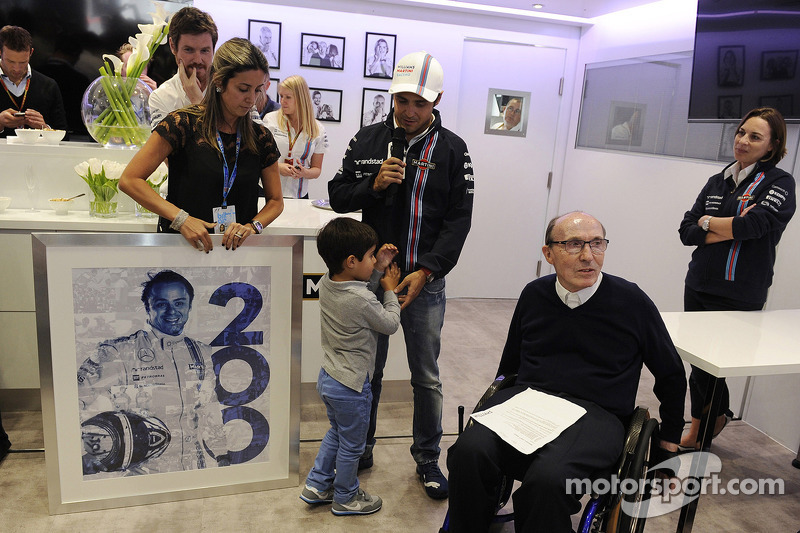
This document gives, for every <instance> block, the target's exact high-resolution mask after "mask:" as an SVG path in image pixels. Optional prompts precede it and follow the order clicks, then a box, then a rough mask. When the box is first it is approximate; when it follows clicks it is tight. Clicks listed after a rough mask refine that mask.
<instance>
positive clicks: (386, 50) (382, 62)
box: [364, 32, 397, 80]
mask: <svg viewBox="0 0 800 533" xmlns="http://www.w3.org/2000/svg"><path fill="white" fill-rule="evenodd" d="M396 51H397V35H389V34H387V33H369V32H367V42H366V45H365V47H364V77H365V78H385V79H387V80H390V79H392V73H393V72H394V60H395V53H396Z"/></svg>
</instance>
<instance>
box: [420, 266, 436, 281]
mask: <svg viewBox="0 0 800 533" xmlns="http://www.w3.org/2000/svg"><path fill="white" fill-rule="evenodd" d="M420 270H422V273H423V274H425V283H430V282H431V281H433V278H434V277H435V276H434V275H433V271H431V269H429V268H425V267H420Z"/></svg>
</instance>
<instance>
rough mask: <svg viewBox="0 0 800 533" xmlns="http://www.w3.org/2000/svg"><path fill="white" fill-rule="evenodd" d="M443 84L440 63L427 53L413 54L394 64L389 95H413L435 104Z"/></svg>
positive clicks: (442, 71) (442, 72)
mask: <svg viewBox="0 0 800 533" xmlns="http://www.w3.org/2000/svg"><path fill="white" fill-rule="evenodd" d="M443 82H444V70H442V65H441V63H439V62H438V61H437V60H436V59H435V58H434V57H433V56H432V55H430V54H429V53H427V52H424V51H423V52H414V53H411V54H408V55H405V56H403V57H401V58H400V59H399V60H398V61H397V63H396V64H395V67H394V76H392V86H391V87H389V94H397V93H414V94H418V95H420V96H421V97H423V98H424V99H425V100H427V101H428V102H435V101H436V98H438V97H439V94H440V93H441V92H442V84H443Z"/></svg>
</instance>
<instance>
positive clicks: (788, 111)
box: [758, 94, 794, 117]
mask: <svg viewBox="0 0 800 533" xmlns="http://www.w3.org/2000/svg"><path fill="white" fill-rule="evenodd" d="M758 106H759V107H774V108H775V109H777V110H778V111H780V112H781V115H783V116H784V117H788V116H793V115H794V97H793V96H792V95H791V94H782V95H778V96H762V97H760V98H759V99H758Z"/></svg>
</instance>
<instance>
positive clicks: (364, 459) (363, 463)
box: [358, 451, 373, 471]
mask: <svg viewBox="0 0 800 533" xmlns="http://www.w3.org/2000/svg"><path fill="white" fill-rule="evenodd" d="M372 463H373V461H372V451H370V452H369V454H367V453H366V452H365V453H364V455H362V456H361V457H359V458H358V470H359V471H361V470H365V469H367V468H372Z"/></svg>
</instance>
